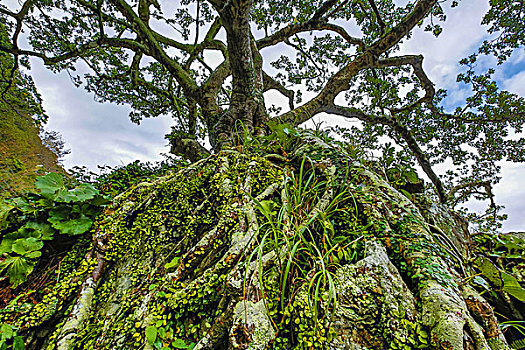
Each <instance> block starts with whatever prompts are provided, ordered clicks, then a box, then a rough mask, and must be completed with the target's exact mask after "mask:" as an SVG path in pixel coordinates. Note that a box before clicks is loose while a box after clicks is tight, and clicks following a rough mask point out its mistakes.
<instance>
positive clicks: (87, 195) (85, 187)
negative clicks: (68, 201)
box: [71, 184, 98, 202]
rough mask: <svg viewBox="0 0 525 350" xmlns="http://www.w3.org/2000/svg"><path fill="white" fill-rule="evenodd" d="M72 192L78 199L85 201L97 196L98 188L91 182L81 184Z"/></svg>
mask: <svg viewBox="0 0 525 350" xmlns="http://www.w3.org/2000/svg"><path fill="white" fill-rule="evenodd" d="M71 193H73V194H74V195H75V197H76V201H78V202H85V201H88V200H90V199H93V198H95V196H96V195H97V194H98V190H97V189H96V188H95V187H93V185H91V184H80V185H79V186H77V187H75V188H74V189H72V190H71Z"/></svg>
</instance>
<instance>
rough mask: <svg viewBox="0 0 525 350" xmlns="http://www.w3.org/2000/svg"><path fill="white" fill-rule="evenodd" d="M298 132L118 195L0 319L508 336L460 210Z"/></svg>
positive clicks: (80, 325)
mask: <svg viewBox="0 0 525 350" xmlns="http://www.w3.org/2000/svg"><path fill="white" fill-rule="evenodd" d="M301 140H302V141H301V142H297V143H295V144H296V146H295V147H293V149H292V150H289V151H288V152H287V157H288V158H284V157H282V156H279V155H272V154H269V155H264V154H262V155H261V154H247V153H239V152H237V151H232V150H224V151H222V152H220V153H218V154H216V155H213V156H210V157H208V158H206V159H202V160H200V161H197V162H195V163H194V164H192V165H190V166H188V167H186V168H185V169H182V170H180V171H179V172H177V173H174V174H172V175H169V176H166V177H163V178H159V179H157V180H156V181H154V182H151V183H142V184H140V185H138V186H136V187H134V188H132V189H130V190H128V191H127V192H125V193H123V194H122V195H120V196H119V197H117V198H116V199H115V201H114V203H113V205H112V207H111V208H109V209H107V210H106V212H105V214H104V215H103V216H102V217H101V218H100V220H99V222H98V223H97V224H96V228H95V229H94V231H93V237H92V240H91V241H89V240H84V241H80V242H79V243H78V244H77V245H76V246H75V247H74V249H73V250H72V251H71V252H70V253H68V255H67V256H66V257H65V258H64V259H63V260H62V261H61V263H60V264H59V265H58V266H55V267H54V268H55V275H54V276H53V277H52V278H49V277H46V276H50V275H51V276H52V273H51V274H49V273H47V272H45V273H44V272H43V273H42V274H43V276H44V277H45V278H43V281H44V282H42V283H41V286H40V291H38V292H35V291H28V292H27V293H25V294H22V295H21V296H20V297H19V298H17V299H16V300H12V301H11V302H10V303H9V304H8V305H7V306H6V307H5V308H4V310H3V311H2V314H1V315H2V320H3V321H4V322H7V323H10V324H13V325H15V326H18V327H20V331H19V334H22V335H23V336H24V337H25V340H26V344H27V345H26V346H27V348H28V349H102V348H109V349H142V348H144V349H161V348H167V349H174V348H185V347H187V346H190V347H191V344H194V346H195V347H194V349H248V348H250V349H265V348H267V347H269V348H276V349H313V348H315V349H387V348H390V349H414V348H429V349H454V350H462V349H508V346H507V343H506V341H505V339H504V338H503V336H502V333H501V331H500V329H499V327H498V323H497V320H496V318H495V316H494V313H493V312H492V308H491V306H490V305H489V304H488V303H487V301H486V300H484V299H483V298H482V297H481V296H480V295H479V293H477V292H476V290H474V289H473V288H472V287H471V286H470V285H469V284H468V283H466V282H465V277H467V275H466V274H465V273H468V266H466V265H465V262H466V261H467V259H468V258H469V254H470V250H469V249H470V247H469V244H470V237H469V234H468V231H467V230H466V228H465V223H464V222H462V221H461V219H460V218H459V217H458V216H456V215H454V214H453V213H451V212H450V211H449V210H447V209H446V208H444V207H441V206H440V205H438V204H434V203H432V202H430V201H429V200H428V199H425V198H424V197H423V196H422V195H419V196H420V197H419V200H417V201H416V200H414V202H415V203H417V204H415V203H414V202H413V201H411V200H409V199H408V198H407V197H405V196H404V195H403V194H401V193H400V192H398V191H397V190H396V189H395V188H393V187H392V186H391V185H390V184H389V183H388V182H387V181H386V180H385V179H384V178H382V177H381V176H380V175H378V174H376V173H375V172H373V171H372V170H370V169H369V168H368V167H367V166H366V165H365V164H364V163H362V162H359V161H358V160H355V159H351V158H350V157H349V156H347V155H346V154H345V153H344V151H343V150H341V149H338V148H335V147H333V146H330V145H327V144H326V143H324V142H323V141H322V140H320V139H318V138H316V137H314V136H312V134H311V133H310V132H308V131H304V132H302V137H301ZM415 197H417V196H415ZM52 268H53V267H50V269H49V271H51V270H52ZM46 281H47V282H46Z"/></svg>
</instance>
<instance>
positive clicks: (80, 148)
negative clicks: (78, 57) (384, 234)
mask: <svg viewBox="0 0 525 350" xmlns="http://www.w3.org/2000/svg"><path fill="white" fill-rule="evenodd" d="M446 8H447V9H448V10H447V15H448V19H447V22H446V23H445V24H444V25H443V27H444V31H443V33H442V34H441V35H440V36H439V38H437V39H436V38H434V37H433V36H432V35H431V34H430V33H428V32H423V30H422V29H418V30H416V31H415V32H414V35H413V37H412V38H411V39H410V40H409V41H407V42H406V43H405V44H404V45H403V48H402V51H403V52H402V53H414V54H420V53H422V54H423V55H424V56H425V60H424V68H425V69H426V71H427V73H428V75H429V76H430V78H431V80H432V81H433V82H434V83H435V84H436V87H437V88H446V89H448V90H449V101H448V102H449V103H455V102H458V101H461V100H463V99H464V98H465V97H466V95H467V93H468V90H465V89H464V88H462V87H461V86H458V85H457V84H456V83H455V82H456V76H457V74H458V72H459V70H460V69H461V67H460V66H459V64H458V61H459V60H460V59H461V58H463V57H465V56H468V55H469V54H471V53H473V52H475V50H476V48H477V47H478V46H479V44H480V43H481V42H482V41H483V40H484V39H485V38H486V37H487V35H486V32H485V28H483V27H481V26H480V22H481V18H482V16H483V14H484V13H485V12H486V10H487V8H488V2H487V1H463V2H461V3H460V6H459V7H458V8H456V9H452V10H451V9H449V7H448V5H447V6H446ZM458 33H459V34H458ZM524 51H525V50H523V49H521V51H520V52H519V53H517V54H515V55H513V57H512V58H511V60H509V62H508V63H506V64H505V65H504V66H503V67H499V68H500V70H499V71H498V73H497V75H496V77H497V79H498V82H499V83H500V86H501V87H503V88H505V89H507V90H510V91H511V92H514V93H518V94H520V95H522V96H524V95H525V83H524V82H525V52H524ZM268 53H269V54H270V55H272V54H274V53H271V52H268ZM263 54H264V52H263ZM274 55H275V54H274ZM274 55H272V56H274ZM487 62H488V63H490V61H487ZM31 74H32V75H33V77H34V79H35V82H36V85H37V87H38V89H39V91H40V93H41V94H42V97H43V100H44V107H45V109H46V111H47V113H48V115H49V116H50V120H49V123H48V128H49V129H52V130H57V131H59V132H60V133H61V134H62V135H63V138H64V140H65V141H66V144H67V147H68V148H70V149H71V154H70V155H68V156H66V158H65V159H64V165H65V166H66V168H71V167H73V166H76V165H85V166H87V167H89V168H91V169H93V170H96V166H97V165H104V164H107V165H123V164H127V163H129V162H132V161H134V160H136V159H139V160H141V161H154V160H160V159H162V156H161V153H168V151H169V149H168V147H167V142H166V140H165V139H164V135H165V134H167V133H168V132H169V131H170V126H171V124H172V121H171V119H170V118H168V117H163V118H156V119H148V120H143V121H142V122H141V125H136V124H132V123H131V122H130V121H129V118H128V113H129V109H128V108H127V107H126V106H115V105H111V104H107V103H106V104H100V103H97V102H95V101H94V99H93V96H92V95H90V94H88V93H87V92H85V91H84V90H82V89H77V88H75V87H74V86H73V84H72V83H71V82H70V79H69V76H68V75H67V74H66V73H65V72H63V73H59V74H53V73H51V72H49V71H47V70H46V69H45V68H44V67H43V66H42V64H41V63H40V62H39V61H36V60H33V61H32V72H31ZM274 98H275V94H274V95H271V94H270V95H268V96H267V102H273V101H271V100H272V99H274ZM327 121H328V122H329V123H330V124H331V123H337V124H342V123H343V121H341V120H340V119H332V118H329V120H327ZM502 175H503V179H502V181H501V182H500V184H498V185H496V188H495V193H496V200H497V201H498V202H499V203H501V204H505V205H506V207H507V209H506V211H505V212H507V213H508V214H509V220H508V221H507V222H506V223H505V225H504V230H506V231H517V230H521V231H525V219H524V218H523V214H522V213H523V212H525V203H524V201H523V200H522V198H523V197H525V166H523V165H517V164H510V163H509V164H507V163H505V164H503V171H502ZM473 208H478V206H476V205H473Z"/></svg>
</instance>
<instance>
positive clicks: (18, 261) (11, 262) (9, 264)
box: [0, 255, 35, 288]
mask: <svg viewBox="0 0 525 350" xmlns="http://www.w3.org/2000/svg"><path fill="white" fill-rule="evenodd" d="M34 264H35V263H34V261H31V260H27V259H26V258H25V257H23V256H9V255H8V256H7V257H6V258H5V260H4V261H2V262H0V271H3V270H5V269H7V275H8V276H9V281H10V282H11V283H12V284H13V288H16V287H17V286H18V285H19V284H21V283H23V282H25V281H26V277H27V275H29V274H30V273H31V272H33V268H34Z"/></svg>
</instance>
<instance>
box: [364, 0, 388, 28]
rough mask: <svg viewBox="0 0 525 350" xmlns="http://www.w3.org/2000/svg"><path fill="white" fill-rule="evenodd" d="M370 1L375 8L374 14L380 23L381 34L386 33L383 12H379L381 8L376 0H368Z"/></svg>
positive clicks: (373, 8)
mask: <svg viewBox="0 0 525 350" xmlns="http://www.w3.org/2000/svg"><path fill="white" fill-rule="evenodd" d="M368 2H369V3H370V6H371V7H372V10H374V14H375V15H376V19H377V23H378V24H379V28H380V29H381V35H384V34H385V22H383V19H382V18H381V14H380V13H379V9H378V8H377V5H376V2H375V0H368Z"/></svg>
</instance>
